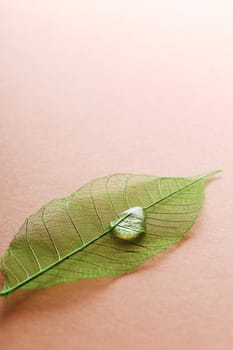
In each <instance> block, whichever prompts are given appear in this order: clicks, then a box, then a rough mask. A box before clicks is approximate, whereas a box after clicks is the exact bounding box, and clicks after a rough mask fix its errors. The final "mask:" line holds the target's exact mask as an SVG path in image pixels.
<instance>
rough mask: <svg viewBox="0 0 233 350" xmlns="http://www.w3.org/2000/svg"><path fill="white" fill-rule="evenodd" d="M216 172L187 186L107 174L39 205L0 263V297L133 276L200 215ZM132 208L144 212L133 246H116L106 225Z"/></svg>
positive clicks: (178, 180) (122, 243)
mask: <svg viewBox="0 0 233 350" xmlns="http://www.w3.org/2000/svg"><path fill="white" fill-rule="evenodd" d="M216 172H217V171H216ZM216 172H212V173H208V174H204V175H199V176H195V177H190V178H168V177H167V178H166V177H156V176H150V175H135V174H115V175H111V176H106V177H102V178H99V179H96V180H94V181H91V182H90V183H88V184H86V185H85V186H83V187H82V188H80V189H79V190H77V191H76V192H74V193H72V194H71V195H70V196H68V197H67V198H63V199H57V200H53V201H51V202H49V203H47V204H46V205H44V206H43V207H42V208H41V209H40V210H39V211H37V212H36V213H34V214H33V215H31V216H30V217H29V218H28V219H26V220H25V222H24V224H23V225H22V227H21V228H20V230H19V232H18V233H17V234H16V236H15V237H14V239H13V241H12V242H11V244H10V246H9V248H8V249H7V250H6V251H5V252H4V253H3V254H2V255H1V258H0V264H1V265H0V270H1V272H2V274H3V275H4V277H5V280H4V286H3V289H2V291H1V292H0V295H7V294H9V293H11V292H13V291H15V290H16V289H18V288H22V289H33V288H45V287H49V286H52V285H55V284H58V283H62V282H67V281H75V280H79V279H82V278H93V277H97V276H116V275H120V274H123V273H126V272H128V271H130V270H132V269H134V268H135V267H137V266H138V265H140V264H141V263H143V261H145V260H146V259H148V258H150V257H152V256H154V255H156V254H157V253H159V252H161V251H163V250H164V249H166V248H168V247H170V246H172V245H173V244H175V243H177V242H179V241H180V240H181V239H182V238H183V237H184V235H185V234H186V233H187V232H188V230H189V229H190V228H191V226H192V225H193V223H194V221H195V219H196V218H197V216H198V213H199V211H200V209H201V206H202V203H203V198H204V186H205V182H206V180H207V179H208V178H209V177H211V176H212V175H214V174H215V173H216ZM138 206H139V207H142V208H143V209H144V211H145V227H146V230H145V233H143V234H142V235H140V237H138V238H136V239H135V240H133V241H125V240H122V239H119V238H117V237H116V236H115V235H114V227H111V226H110V223H111V222H116V224H117V219H119V222H120V221H121V220H123V219H124V218H122V215H121V213H122V212H124V211H126V210H127V209H129V208H132V207H138Z"/></svg>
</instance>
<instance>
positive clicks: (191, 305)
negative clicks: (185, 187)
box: [0, 0, 233, 350]
mask: <svg viewBox="0 0 233 350" xmlns="http://www.w3.org/2000/svg"><path fill="white" fill-rule="evenodd" d="M0 36H1V38H0V50H1V55H0V99H1V103H0V114H1V117H0V128H1V137H0V162H1V175H0V179H1V189H0V190H1V196H0V202H1V210H0V251H1V252H2V251H3V250H4V249H6V248H7V246H8V244H9V242H10V240H11V239H12V238H13V236H14V234H15V233H16V232H17V230H18V229H19V227H20V225H21V224H22V223H23V221H24V219H25V218H26V217H27V216H28V215H30V214H32V213H33V212H34V211H36V210H38V209H39V208H40V207H41V205H43V204H44V203H45V202H47V201H49V200H50V199H53V198H59V197H63V196H67V195H68V194H69V193H71V192H72V191H74V190H75V189H77V188H78V187H80V186H81V185H83V184H84V183H86V182H88V181H90V180H91V179H94V178H95V177H99V176H103V175H108V174H111V173H116V172H132V173H149V174H155V175H160V176H192V175H196V174H198V173H202V172H205V171H209V170H211V169H216V168H222V169H223V173H222V174H221V175H219V176H218V177H216V178H215V179H213V180H211V181H210V182H209V183H208V184H207V186H206V200H205V203H204V208H203V210H202V212H201V215H200V217H199V219H198V222H197V223H196V224H195V226H194V227H193V228H192V230H191V232H190V234H189V236H188V238H187V239H185V241H183V242H182V243H181V244H180V245H179V249H176V247H174V248H172V249H170V250H169V251H166V252H165V253H163V254H161V255H159V256H157V257H155V258H153V259H151V260H150V261H149V262H148V263H146V264H144V265H143V266H142V267H140V268H139V269H138V270H137V271H136V272H133V273H130V274H129V275H127V276H123V277H119V278H115V279H106V278H104V279H96V280H86V281H79V282H74V283H69V284H64V285H60V286H56V287H53V288H50V289H48V290H42V291H33V292H22V291H19V292H17V293H15V294H14V295H12V296H10V297H9V298H6V299H5V298H2V299H0V345H1V348H2V349H4V350H11V349H14V350H31V349H32V348H33V349H34V350H43V349H50V350H55V349H56V350H62V349H64V348H66V349H69V350H73V349H83V350H91V349H96V350H99V349H101V350H102V349H108V350H117V349H119V348H121V349H123V350H124V349H138V350H139V349H147V350H154V349H158V350H171V349H179V350H196V349H200V350H202V349H206V348H207V347H208V348H210V349H212V350H225V349H227V350H228V349H230V348H231V346H232V342H233V334H232V322H233V299H232V290H233V272H232V262H233V261H232V260H233V259H232V246H233V233H232V232H233V230H232V212H233V209H232V208H233V200H232V198H233V181H232V178H233V166H232V150H233V141H232V133H233V121H232V120H233V119H232V115H233V98H232V97H233V96H232V94H233V65H232V62H233V46H232V42H233V5H232V2H231V1H224V0H223V1H221V2H220V1H207V0H204V1H200V0H196V1H181V0H180V1H178V0H175V1H172V0H165V1H152V0H151V1H149V0H146V1H143V2H142V1H135V0H134V1H130V0H124V1H121V0H120V1H107V0H103V1H91V0H87V1H45V0H42V1H36V0H30V1H29V0H20V1H15V0H8V1H1V11H0Z"/></svg>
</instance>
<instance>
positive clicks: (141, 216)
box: [110, 207, 146, 241]
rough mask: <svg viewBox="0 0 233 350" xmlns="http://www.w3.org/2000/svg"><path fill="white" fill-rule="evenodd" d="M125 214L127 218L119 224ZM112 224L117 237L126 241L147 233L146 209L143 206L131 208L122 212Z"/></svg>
mask: <svg viewBox="0 0 233 350" xmlns="http://www.w3.org/2000/svg"><path fill="white" fill-rule="evenodd" d="M127 214H128V216H127ZM124 216H126V218H125V219H124V220H122V221H121V222H119V224H117V222H118V221H119V220H120V219H121V218H122V217H124ZM110 226H111V227H113V233H114V235H115V236H116V237H118V238H120V239H123V240H126V241H131V240H134V239H136V238H137V237H138V236H140V235H141V234H142V233H145V230H146V225H145V210H144V209H143V208H141V207H133V208H130V209H128V210H126V211H124V212H122V213H121V214H120V215H119V218H118V219H116V220H114V221H111V223H110Z"/></svg>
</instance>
